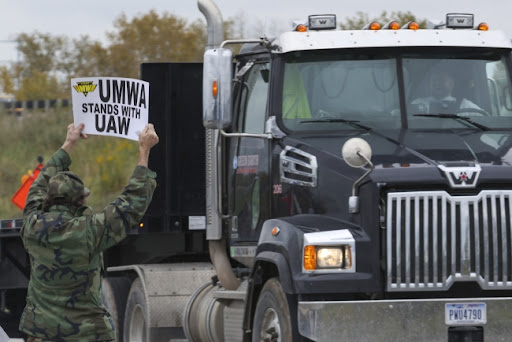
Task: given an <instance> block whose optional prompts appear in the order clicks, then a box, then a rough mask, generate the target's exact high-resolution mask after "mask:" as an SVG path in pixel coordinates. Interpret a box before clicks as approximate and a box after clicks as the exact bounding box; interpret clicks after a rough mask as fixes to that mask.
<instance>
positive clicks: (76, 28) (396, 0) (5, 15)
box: [0, 0, 512, 64]
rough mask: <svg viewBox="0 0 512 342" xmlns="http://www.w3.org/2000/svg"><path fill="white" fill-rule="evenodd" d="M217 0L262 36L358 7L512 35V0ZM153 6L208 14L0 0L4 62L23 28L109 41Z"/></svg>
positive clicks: (184, 6) (148, 1)
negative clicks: (456, 20) (458, 19)
mask: <svg viewBox="0 0 512 342" xmlns="http://www.w3.org/2000/svg"><path fill="white" fill-rule="evenodd" d="M214 1H215V3H216V4H217V6H218V7H219V9H220V11H221V13H222V16H223V18H224V20H226V19H232V18H235V17H239V18H242V19H243V21H244V22H246V23H247V25H246V26H247V27H246V28H245V30H247V31H248V32H250V33H252V34H257V35H258V36H259V35H260V33H261V34H263V33H264V34H267V35H268V36H273V35H275V34H277V33H278V32H275V31H276V30H279V31H282V30H287V29H288V28H289V27H291V23H292V22H293V20H306V19H307V16H308V15H310V14H336V15H337V18H338V22H343V21H345V19H346V18H348V17H350V18H351V17H354V16H356V15H357V13H358V12H364V13H367V14H368V15H369V16H370V17H377V16H379V15H380V14H381V13H382V12H383V11H384V10H385V11H387V12H388V13H389V12H393V11H402V12H407V11H410V12H412V13H413V14H414V15H415V16H416V17H417V18H420V19H432V20H444V19H445V17H446V13H455V12H457V13H473V14H474V15H475V22H476V23H480V22H486V23H488V24H489V25H490V28H491V29H499V30H502V31H504V32H505V33H506V34H507V36H508V37H510V38H511V39H512V25H511V24H510V22H509V23H508V24H507V19H510V18H511V17H512V0H486V1H482V0H480V1H477V0H448V1H446V0H428V1H426V0H388V1H383V0H354V1H349V0H311V1H304V0H295V1H292V0H253V1H248V0H214ZM152 9H153V10H156V11H157V12H164V11H165V12H168V13H171V14H174V15H177V16H179V17H182V18H184V19H187V20H188V21H189V22H192V21H194V20H196V19H201V20H204V17H203V15H202V14H201V12H200V11H199V9H198V7H197V1H196V0H88V1H70V0H43V1H36V0H0V15H1V18H0V64H5V63H6V62H8V61H15V60H16V59H17V58H18V56H17V54H16V49H15V47H16V46H15V43H14V42H13V40H14V39H15V37H16V35H17V34H19V33H34V32H35V31H39V32H42V33H49V34H52V35H65V36H68V37H70V38H79V37H81V36H83V35H88V36H89V37H90V38H92V39H94V40H99V41H101V42H107V40H106V32H108V31H113V30H114V26H113V23H114V21H115V20H116V19H117V18H118V17H119V16H120V15H121V13H124V14H125V15H126V16H127V17H128V19H131V18H133V17H135V16H139V15H142V14H145V13H147V12H149V11H150V10H152ZM259 27H261V29H259ZM260 31H261V32H260ZM255 38H257V37H255Z"/></svg>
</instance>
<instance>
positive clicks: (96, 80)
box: [71, 77, 149, 141]
mask: <svg viewBox="0 0 512 342" xmlns="http://www.w3.org/2000/svg"><path fill="white" fill-rule="evenodd" d="M71 93H72V96H71V98H72V101H73V119H74V123H75V126H76V125H78V124H80V123H84V124H85V128H84V130H83V133H86V134H96V135H109V136H114V137H121V138H127V139H131V140H136V141H138V140H139V133H140V132H142V130H143V129H144V127H145V126H146V125H147V124H148V112H149V83H148V82H146V81H141V80H137V79H132V78H121V77H81V78H73V79H71Z"/></svg>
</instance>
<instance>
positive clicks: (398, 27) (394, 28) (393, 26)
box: [388, 21, 400, 30]
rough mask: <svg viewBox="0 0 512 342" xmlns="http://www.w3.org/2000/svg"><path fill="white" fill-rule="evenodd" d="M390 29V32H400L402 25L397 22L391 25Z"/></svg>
mask: <svg viewBox="0 0 512 342" xmlns="http://www.w3.org/2000/svg"><path fill="white" fill-rule="evenodd" d="M388 29H390V30H398V29H400V24H399V23H397V22H396V21H392V22H390V23H389V25H388Z"/></svg>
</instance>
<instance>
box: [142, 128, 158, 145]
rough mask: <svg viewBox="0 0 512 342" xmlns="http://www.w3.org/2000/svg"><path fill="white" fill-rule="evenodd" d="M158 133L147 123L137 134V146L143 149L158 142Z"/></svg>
mask: <svg viewBox="0 0 512 342" xmlns="http://www.w3.org/2000/svg"><path fill="white" fill-rule="evenodd" d="M158 140H159V138H158V135H157V134H156V132H155V127H154V126H153V124H151V123H150V124H147V125H146V127H144V129H143V130H142V132H141V133H140V134H139V147H140V149H143V150H149V149H151V148H152V147H153V146H155V145H156V144H158Z"/></svg>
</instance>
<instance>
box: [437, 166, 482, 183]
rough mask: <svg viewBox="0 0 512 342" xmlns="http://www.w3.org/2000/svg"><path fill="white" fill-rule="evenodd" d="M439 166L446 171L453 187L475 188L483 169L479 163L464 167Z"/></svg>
mask: <svg viewBox="0 0 512 342" xmlns="http://www.w3.org/2000/svg"><path fill="white" fill-rule="evenodd" d="M438 167H439V169H440V170H441V171H442V172H443V173H444V175H445V177H446V178H447V179H448V181H449V182H450V186H451V187H452V188H474V187H475V186H476V184H477V181H478V176H480V171H481V170H482V168H481V167H480V165H478V164H476V165H474V166H462V167H448V166H444V165H439V166H438Z"/></svg>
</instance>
